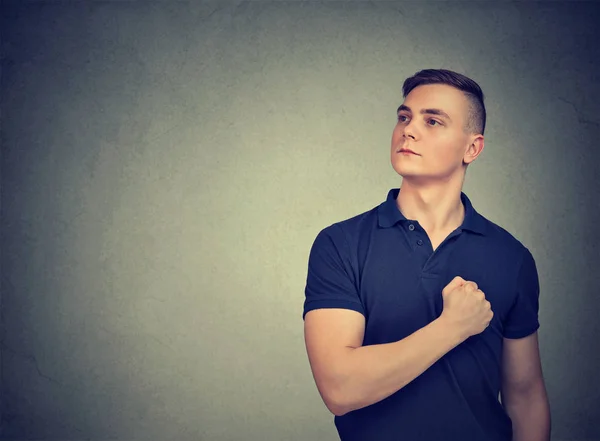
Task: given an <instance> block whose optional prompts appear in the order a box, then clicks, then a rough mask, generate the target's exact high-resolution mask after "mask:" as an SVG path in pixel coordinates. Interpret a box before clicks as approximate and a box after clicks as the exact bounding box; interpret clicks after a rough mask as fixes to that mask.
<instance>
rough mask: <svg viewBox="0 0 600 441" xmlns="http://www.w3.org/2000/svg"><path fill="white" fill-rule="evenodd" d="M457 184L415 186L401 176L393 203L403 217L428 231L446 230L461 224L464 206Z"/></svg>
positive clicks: (460, 188) (459, 187) (453, 228)
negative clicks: (399, 185)
mask: <svg viewBox="0 0 600 441" xmlns="http://www.w3.org/2000/svg"><path fill="white" fill-rule="evenodd" d="M461 191H462V182H460V186H458V185H456V184H455V185H453V184H452V183H451V182H446V183H444V184H443V185H428V186H416V185H414V184H412V183H411V182H410V180H408V179H404V180H403V182H402V186H401V187H400V192H399V193H398V197H397V198H396V206H397V207H398V208H399V210H400V211H401V212H402V214H403V215H404V217H406V218H407V219H412V220H417V221H418V222H419V224H420V225H421V226H422V227H423V228H424V229H425V231H427V232H428V233H430V234H435V233H446V232H449V231H453V230H455V229H456V228H458V227H459V226H460V225H462V222H463V220H464V217H465V207H464V206H463V204H462V201H461V199H460V194H461Z"/></svg>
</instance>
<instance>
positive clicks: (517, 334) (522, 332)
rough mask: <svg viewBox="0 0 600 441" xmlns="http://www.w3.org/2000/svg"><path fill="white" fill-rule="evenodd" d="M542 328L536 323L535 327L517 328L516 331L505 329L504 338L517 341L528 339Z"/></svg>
mask: <svg viewBox="0 0 600 441" xmlns="http://www.w3.org/2000/svg"><path fill="white" fill-rule="evenodd" d="M539 327H540V324H539V323H536V324H535V325H534V326H529V327H527V328H516V329H508V330H507V329H505V330H504V334H503V336H504V338H510V339H517V338H523V337H527V336H528V335H531V334H533V333H534V332H535V331H537V330H538V328H539Z"/></svg>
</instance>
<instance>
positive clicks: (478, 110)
mask: <svg viewBox="0 0 600 441" xmlns="http://www.w3.org/2000/svg"><path fill="white" fill-rule="evenodd" d="M425 84H446V85H448V86H452V87H454V88H456V89H458V90H460V91H462V92H463V93H464V95H465V97H466V98H467V101H468V106H469V113H468V115H467V122H466V125H465V126H464V127H463V130H464V131H465V133H468V134H473V135H477V134H482V135H483V133H484V131H485V118H486V113H485V105H484V104H483V92H482V91H481V87H479V84H477V83H476V82H475V81H473V80H472V79H471V78H469V77H467V76H465V75H463V74H460V73H458V72H453V71H451V70H447V69H423V70H420V71H419V72H417V73H416V74H414V75H413V76H412V77H409V78H407V79H406V80H404V84H403V85H402V94H403V96H404V98H406V97H407V95H408V94H409V93H410V92H411V91H412V90H413V89H414V88H415V87H418V86H423V85H425Z"/></svg>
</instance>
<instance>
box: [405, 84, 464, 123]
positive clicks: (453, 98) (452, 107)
mask: <svg viewBox="0 0 600 441" xmlns="http://www.w3.org/2000/svg"><path fill="white" fill-rule="evenodd" d="M439 86H442V87H439ZM466 104H467V103H466V98H465V97H464V94H463V93H462V92H461V91H460V90H458V89H455V88H454V87H451V86H446V85H439V84H427V85H424V86H419V87H415V88H414V89H413V90H412V91H411V92H410V93H409V94H408V96H407V97H406V98H405V99H404V102H403V103H402V105H401V106H400V107H408V108H410V110H411V111H412V112H414V113H424V111H426V110H427V109H437V110H440V111H442V112H444V113H446V114H447V115H449V116H450V117H452V119H455V118H458V115H461V114H462V113H463V111H464V109H465V107H466ZM427 113H430V112H427ZM431 113H435V112H431Z"/></svg>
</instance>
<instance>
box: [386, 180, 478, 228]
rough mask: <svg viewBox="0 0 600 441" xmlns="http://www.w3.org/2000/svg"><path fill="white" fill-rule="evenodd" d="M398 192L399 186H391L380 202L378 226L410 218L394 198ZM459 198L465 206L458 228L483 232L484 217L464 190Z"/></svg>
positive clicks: (392, 224) (405, 220)
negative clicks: (385, 197) (462, 218)
mask: <svg viewBox="0 0 600 441" xmlns="http://www.w3.org/2000/svg"><path fill="white" fill-rule="evenodd" d="M399 192H400V189H399V188H392V189H391V190H390V191H389V192H388V195H387V199H386V200H385V202H382V203H381V204H380V205H379V207H378V217H379V226H380V227H382V228H389V227H392V226H394V225H396V223H397V222H408V221H410V219H407V218H406V217H404V215H403V214H402V212H401V211H400V209H399V208H398V205H396V198H397V197H398V193H399ZM460 200H461V201H462V203H463V205H464V206H465V218H464V220H463V223H462V225H461V226H460V228H461V229H462V230H469V231H472V232H474V233H478V234H485V226H486V222H485V219H484V218H483V217H482V216H481V215H480V214H479V213H477V211H475V208H473V205H472V204H471V201H470V200H469V198H468V197H467V195H466V194H465V193H464V192H462V191H461V192H460Z"/></svg>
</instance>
